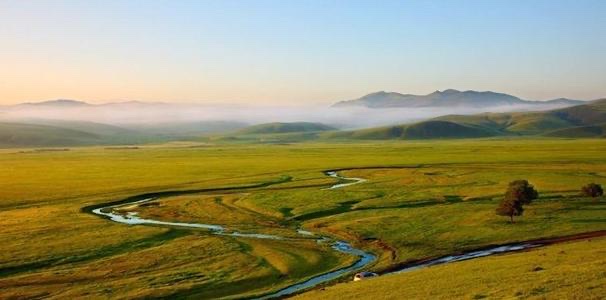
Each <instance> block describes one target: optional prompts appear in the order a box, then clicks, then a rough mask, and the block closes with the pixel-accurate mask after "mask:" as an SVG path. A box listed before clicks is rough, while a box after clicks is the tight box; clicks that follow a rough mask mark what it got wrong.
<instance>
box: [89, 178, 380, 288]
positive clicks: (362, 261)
mask: <svg viewBox="0 0 606 300" xmlns="http://www.w3.org/2000/svg"><path fill="white" fill-rule="evenodd" d="M324 174H326V175H327V176H330V177H334V178H337V179H339V182H338V183H337V184H334V185H332V186H330V187H329V188H327V189H338V188H343V187H346V186H350V185H354V184H358V183H362V182H365V181H366V179H362V178H347V177H343V176H340V175H339V174H338V173H337V172H336V171H326V172H324ZM158 198H159V197H150V198H145V199H141V200H133V201H131V202H124V203H120V204H115V205H108V206H104V207H99V208H95V209H92V210H91V212H92V213H93V214H96V215H99V216H102V217H104V218H107V219H109V220H111V221H114V222H118V223H122V224H128V225H162V226H169V227H177V228H196V229H207V230H209V231H210V232H211V233H212V234H216V235H227V236H236V237H246V238H256V239H278V240H286V239H289V238H287V237H282V236H277V235H269V234H260V233H241V232H237V231H235V232H232V231H229V229H228V228H225V227H224V226H221V225H216V224H202V223H183V222H166V221H158V220H152V219H145V218H141V217H139V216H138V215H137V213H136V212H129V213H122V212H119V211H118V209H119V208H123V207H125V206H132V205H140V204H143V203H146V202H150V201H153V200H156V199H158ZM297 234H298V235H303V236H317V239H316V241H317V242H318V243H325V244H326V243H330V244H331V248H332V249H334V250H335V251H338V252H341V253H346V254H349V255H353V256H356V257H358V260H357V261H356V262H355V263H353V264H352V265H350V266H348V267H345V268H341V269H337V270H334V271H331V272H328V273H324V274H321V275H317V276H314V277H312V278H309V279H307V280H305V281H303V282H299V283H296V284H293V285H290V286H287V287H285V288H283V289H281V290H278V291H276V292H274V293H271V294H268V295H265V296H262V297H260V298H258V299H273V298H280V297H284V296H288V295H292V294H294V293H297V292H301V291H303V290H307V289H310V288H312V287H315V286H317V285H318V284H321V283H324V282H327V281H330V280H333V279H336V278H339V277H341V276H343V275H345V274H348V273H351V272H354V271H357V270H360V269H362V268H364V267H365V266H367V265H368V264H370V263H371V262H373V261H374V260H375V259H376V257H375V255H373V254H372V253H369V252H365V251H362V250H360V249H356V248H354V247H352V246H351V245H350V244H349V243H347V242H344V241H337V240H333V239H331V238H329V237H326V236H319V235H316V234H314V233H313V232H309V231H305V230H302V229H298V230H297Z"/></svg>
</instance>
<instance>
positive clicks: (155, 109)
mask: <svg viewBox="0 0 606 300" xmlns="http://www.w3.org/2000/svg"><path fill="white" fill-rule="evenodd" d="M558 107H559V106H555V105H554V106H540V107H537V106H533V105H521V106H502V107H492V108H490V109H489V110H490V112H510V111H529V110H539V109H540V110H548V109H553V108H558ZM560 107H561V106H560ZM483 112H487V109H486V108H473V107H449V108H443V107H440V108H436V107H426V108H365V107H348V108H333V107H323V106H298V107H295V106H253V105H200V104H168V103H142V102H126V103H113V104H103V105H86V104H83V105H74V106H65V105H61V106H55V105H51V104H49V105H31V104H23V105H16V106H11V107H4V108H0V120H2V121H13V122H19V121H24V122H25V121H31V120H40V119H47V120H48V119H50V120H68V121H87V122H97V123H105V124H112V125H124V126H137V125H143V124H147V125H154V124H155V125H161V124H165V123H171V124H175V123H191V122H205V121H230V122H239V123H245V124H250V125H252V124H259V123H269V122H300V121H306V122H320V123H325V124H328V125H332V126H335V127H337V128H341V129H357V128H365V127H374V126H383V125H393V124H402V123H411V122H416V121H420V120H424V119H428V118H433V117H438V116H442V115H449V114H477V113H483Z"/></svg>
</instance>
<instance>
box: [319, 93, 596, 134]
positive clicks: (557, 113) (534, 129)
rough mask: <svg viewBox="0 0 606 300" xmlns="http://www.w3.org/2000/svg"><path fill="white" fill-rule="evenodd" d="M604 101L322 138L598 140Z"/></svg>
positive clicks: (445, 118)
mask: <svg viewBox="0 0 606 300" xmlns="http://www.w3.org/2000/svg"><path fill="white" fill-rule="evenodd" d="M605 132H606V99H602V100H597V101H593V102H590V103H587V104H584V105H578V106H574V107H569V108H563V109H556V110H551V111H546V112H526V113H522V112H520V113H484V114H479V115H469V116H466V115H449V116H443V117H438V118H435V119H431V120H428V121H423V122H419V123H415V124H409V125H397V126H387V127H378V128H369V129H362V130H353V131H344V132H329V133H326V134H322V135H321V136H322V137H323V138H326V139H345V138H351V139H432V138H477V137H491V136H524V135H545V136H552V137H602V136H604V135H605Z"/></svg>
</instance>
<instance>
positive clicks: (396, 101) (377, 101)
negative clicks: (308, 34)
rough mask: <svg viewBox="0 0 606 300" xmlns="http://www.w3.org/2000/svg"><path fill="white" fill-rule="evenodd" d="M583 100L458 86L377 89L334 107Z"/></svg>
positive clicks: (565, 103) (496, 104) (536, 103)
mask: <svg viewBox="0 0 606 300" xmlns="http://www.w3.org/2000/svg"><path fill="white" fill-rule="evenodd" d="M581 103H583V102H581V101H578V100H570V99H554V100H550V101H529V100H523V99H520V98H518V97H515V96H512V95H508V94H505V93H497V92H492V91H474V90H467V91H460V90H456V89H446V90H443V91H440V90H437V91H435V92H433V93H430V94H427V95H411V94H400V93H395V92H389V93H388V92H384V91H380V92H376V93H371V94H368V95H366V96H363V97H361V98H358V99H353V100H348V101H341V102H337V103H335V104H334V105H333V107H368V108H418V107H469V108H474V109H477V108H484V109H490V108H492V107H499V108H503V107H507V106H510V107H514V106H516V105H524V106H544V105H551V106H558V107H567V106H572V105H577V104H581Z"/></svg>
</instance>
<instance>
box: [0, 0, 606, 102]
mask: <svg viewBox="0 0 606 300" xmlns="http://www.w3.org/2000/svg"><path fill="white" fill-rule="evenodd" d="M604 12H606V1H603V0H598V1H589V0H587V1H583V0H577V1H574V0H568V1H555V0H550V1H533V0H525V1H515V0H507V1H505V0H503V1H490V0H485V1H463V0H461V1H448V0H444V1H353V0H350V1H330V0H323V1H309V0H301V1H253V0H243V1H234V0H217V1H201V0H200V1H186V0H180V1H158V0H142V1H128V0H120V1H111V0H103V1H94V0H87V1H60V0H52V1H51V0H48V1H40V0H38V1H37V0H25V1H24V0H14V1H13V0H0V105H1V104H12V103H19V102H26V101H39V100H49V99H58V98H64V99H79V100H84V101H88V102H91V103H102V102H108V101H125V100H140V101H163V102H196V103H245V104H281V105H291V104H295V105H299V104H319V103H332V102H335V101H339V100H346V99H353V98H358V97H360V96H363V95H365V94H368V93H371V92H376V91H381V90H385V91H395V92H401V93H412V94H427V93H430V92H433V91H435V90H444V89H449V88H454V89H459V90H470V89H471V90H482V91H484V90H491V91H497V92H505V93H509V94H513V95H516V96H519V97H521V98H524V99H531V100H546V99H550V98H557V97H568V98H573V99H596V98H600V97H606V18H604Z"/></svg>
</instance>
